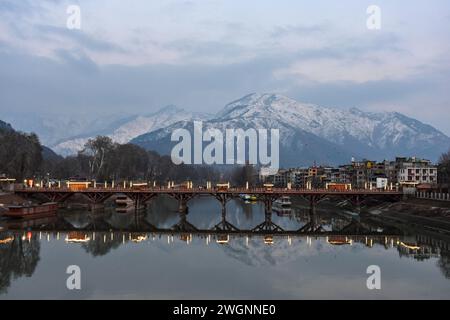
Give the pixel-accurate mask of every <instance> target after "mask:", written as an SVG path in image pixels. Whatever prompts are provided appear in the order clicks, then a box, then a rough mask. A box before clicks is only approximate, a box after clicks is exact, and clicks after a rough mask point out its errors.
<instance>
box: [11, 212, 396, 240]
mask: <svg viewBox="0 0 450 320" xmlns="http://www.w3.org/2000/svg"><path fill="white" fill-rule="evenodd" d="M69 215H70V214H69ZM90 216H91V217H92V219H91V221H90V222H88V223H84V224H83V225H78V224H77V223H71V222H70V221H69V220H68V219H66V218H65V217H67V216H65V215H60V216H58V217H46V218H40V219H30V220H9V221H7V222H6V223H5V227H6V229H8V230H12V231H20V230H28V231H45V232H72V231H86V232H106V233H108V232H130V233H158V234H168V235H172V234H184V233H190V234H196V235H199V236H204V235H218V236H223V235H233V236H258V235H260V236H261V235H262V236H264V235H274V236H316V237H319V236H371V237H385V236H398V235H401V234H402V231H401V230H399V229H397V228H391V227H388V226H383V227H382V228H381V227H380V224H377V225H375V224H373V222H365V221H358V220H356V219H351V221H348V223H346V224H345V225H342V226H341V227H340V228H339V230H327V228H326V227H324V222H323V221H321V219H319V216H318V215H316V214H308V215H307V217H306V219H304V220H306V221H304V224H303V225H302V226H301V227H300V228H299V229H296V230H284V229H283V228H281V227H280V226H278V225H276V224H275V223H273V222H272V219H271V215H268V214H265V215H264V217H265V220H264V221H263V222H262V223H260V224H258V225H257V226H256V227H253V228H250V229H239V228H237V227H236V226H234V225H232V224H231V223H230V222H228V221H227V220H226V217H225V215H222V220H221V221H220V222H219V223H218V224H216V225H215V226H213V227H212V228H208V229H201V228H197V227H196V226H195V225H193V224H192V223H190V222H189V221H188V219H187V217H188V215H187V214H185V213H180V214H179V219H178V222H177V223H175V224H174V225H172V226H171V227H168V228H165V227H163V228H161V227H157V226H155V225H153V224H152V223H150V222H149V221H147V220H146V219H145V218H144V216H143V215H142V214H139V213H130V214H128V216H129V217H132V219H133V222H132V223H130V224H128V225H126V226H123V225H122V226H119V227H118V226H115V225H113V224H112V223H111V222H109V221H108V220H107V219H104V218H105V214H102V215H98V214H92V215H90ZM121 216H123V215H121Z"/></svg>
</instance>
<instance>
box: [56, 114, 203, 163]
mask: <svg viewBox="0 0 450 320" xmlns="http://www.w3.org/2000/svg"><path fill="white" fill-rule="evenodd" d="M206 117H207V116H206V115H204V114H200V113H192V112H187V111H185V110H183V109H181V108H178V107H176V106H173V105H170V106H166V107H164V108H162V109H160V110H159V111H157V112H155V113H152V114H150V115H147V116H140V115H139V116H133V117H128V118H127V119H126V120H123V121H121V123H120V124H119V125H118V126H117V127H114V128H111V129H110V130H109V131H107V132H103V133H102V135H107V136H109V137H110V138H111V139H112V140H113V141H114V142H117V143H127V142H129V141H130V140H131V139H133V138H135V137H137V136H139V135H141V134H144V133H148V132H152V131H154V130H156V129H159V128H164V127H167V126H170V125H171V124H173V123H175V122H179V121H182V120H189V121H192V120H203V119H206ZM104 131H105V130H104ZM96 135H98V133H97V134H95V135H93V134H88V135H83V136H79V137H73V138H71V139H67V140H65V141H62V142H59V143H57V144H55V145H53V146H52V149H53V150H55V152H57V153H59V154H63V155H69V154H76V153H77V152H78V151H80V150H82V149H83V147H84V145H85V143H86V142H87V141H88V140H89V139H90V138H93V137H95V136H96Z"/></svg>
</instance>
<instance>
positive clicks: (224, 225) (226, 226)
mask: <svg viewBox="0 0 450 320" xmlns="http://www.w3.org/2000/svg"><path fill="white" fill-rule="evenodd" d="M214 197H215V198H216V199H217V200H218V201H219V202H220V206H221V209H222V220H221V221H220V222H219V223H218V224H216V225H215V226H214V227H213V230H222V231H239V229H238V228H236V227H235V226H234V225H232V224H231V223H229V222H228V221H227V208H226V207H227V202H228V200H230V199H231V197H229V196H228V195H227V194H216V195H214Z"/></svg>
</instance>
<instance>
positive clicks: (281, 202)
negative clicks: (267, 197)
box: [273, 196, 292, 208]
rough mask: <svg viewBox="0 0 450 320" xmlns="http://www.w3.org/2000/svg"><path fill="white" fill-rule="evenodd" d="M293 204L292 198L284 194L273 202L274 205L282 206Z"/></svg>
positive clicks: (286, 206)
mask: <svg viewBox="0 0 450 320" xmlns="http://www.w3.org/2000/svg"><path fill="white" fill-rule="evenodd" d="M291 204H292V202H291V198H290V197H289V196H282V197H281V198H278V199H277V200H275V201H274V202H273V205H274V206H278V207H282V208H288V207H290V206H291Z"/></svg>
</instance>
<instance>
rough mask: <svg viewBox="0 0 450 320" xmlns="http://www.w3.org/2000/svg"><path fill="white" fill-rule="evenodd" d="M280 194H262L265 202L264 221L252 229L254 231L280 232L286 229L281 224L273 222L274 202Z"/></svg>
mask: <svg viewBox="0 0 450 320" xmlns="http://www.w3.org/2000/svg"><path fill="white" fill-rule="evenodd" d="M279 197H280V196H279V195H277V194H269V195H261V196H260V198H262V201H263V202H264V222H262V223H260V224H259V225H257V226H256V227H255V228H253V229H252V231H253V232H280V231H284V230H283V228H281V227H280V226H279V225H277V224H275V223H274V222H272V204H273V202H274V201H275V200H276V199H278V198H279Z"/></svg>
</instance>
